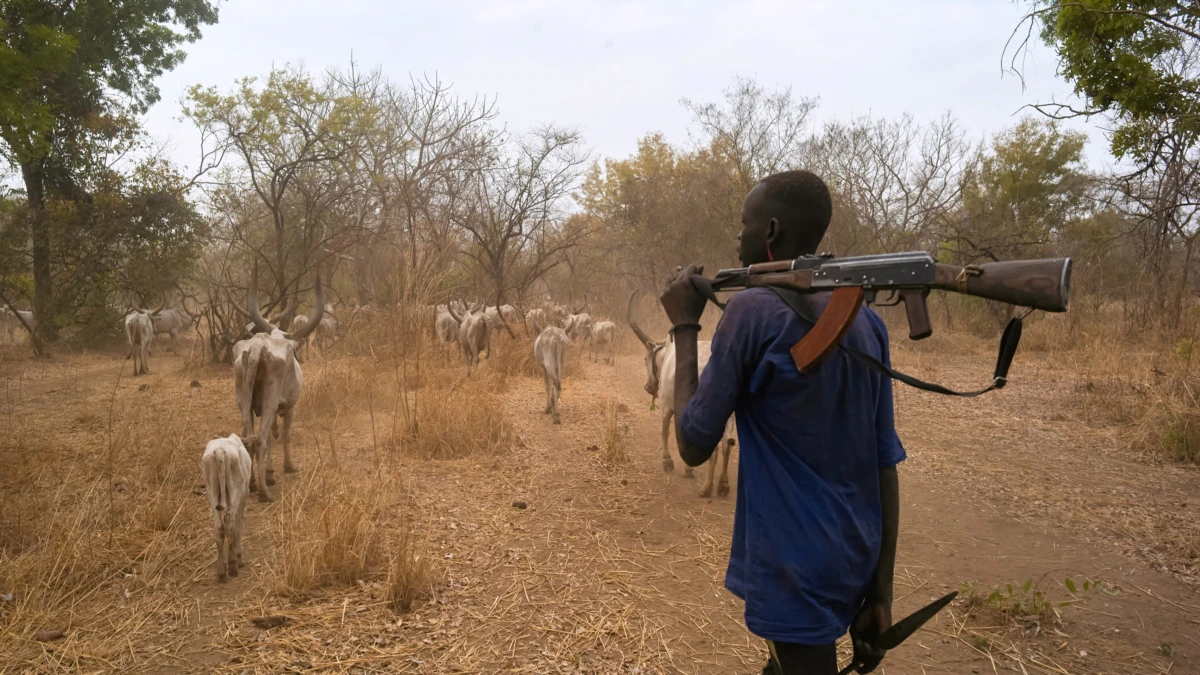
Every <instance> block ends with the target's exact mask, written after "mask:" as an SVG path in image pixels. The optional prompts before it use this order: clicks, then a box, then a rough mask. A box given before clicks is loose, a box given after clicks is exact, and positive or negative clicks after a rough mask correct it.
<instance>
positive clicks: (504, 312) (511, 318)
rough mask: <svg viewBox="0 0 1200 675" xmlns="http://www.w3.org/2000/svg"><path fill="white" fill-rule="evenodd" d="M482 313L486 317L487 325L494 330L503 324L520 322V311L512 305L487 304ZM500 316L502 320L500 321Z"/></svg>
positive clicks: (510, 324)
mask: <svg viewBox="0 0 1200 675" xmlns="http://www.w3.org/2000/svg"><path fill="white" fill-rule="evenodd" d="M483 315H484V317H485V318H486V319H487V321H488V324H489V327H490V328H491V329H492V330H493V331H494V330H499V329H500V328H503V327H504V326H503V324H505V323H506V324H508V325H509V327H512V325H513V324H518V323H521V312H519V311H517V308H516V307H513V306H512V305H500V307H499V308H497V307H496V306H495V305H488V306H487V307H485V308H484V309H483ZM501 317H503V318H504V321H503V322H501V321H500V319H501Z"/></svg>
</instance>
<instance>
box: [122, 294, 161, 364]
mask: <svg viewBox="0 0 1200 675" xmlns="http://www.w3.org/2000/svg"><path fill="white" fill-rule="evenodd" d="M159 311H160V310H155V311H154V312H153V313H151V312H148V311H146V310H144V309H135V310H133V311H131V312H129V314H126V315H125V337H126V338H128V339H129V352H128V353H126V354H125V360H126V361H128V360H129V359H130V358H132V359H133V374H134V376H135V377H136V376H138V375H145V374H147V373H149V372H150V364H149V363H147V362H146V358H147V357H148V356H150V343H151V342H153V341H154V319H153V317H154V316H157V315H158V313H159Z"/></svg>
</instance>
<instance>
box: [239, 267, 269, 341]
mask: <svg viewBox="0 0 1200 675" xmlns="http://www.w3.org/2000/svg"><path fill="white" fill-rule="evenodd" d="M246 309H248V310H249V312H247V316H249V317H250V321H252V322H253V323H254V327H255V328H257V329H258V330H259V331H260V332H262V333H268V334H269V333H271V332H272V331H274V330H275V327H274V326H272V325H271V324H270V323H269V322H268V321H267V320H266V319H264V318H263V317H262V314H259V313H258V261H257V260H256V261H254V268H253V269H252V270H251V271H250V290H249V292H247V293H246Z"/></svg>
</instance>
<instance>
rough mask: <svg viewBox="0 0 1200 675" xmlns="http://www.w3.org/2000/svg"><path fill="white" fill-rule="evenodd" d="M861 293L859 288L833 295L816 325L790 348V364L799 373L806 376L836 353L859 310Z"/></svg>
mask: <svg viewBox="0 0 1200 675" xmlns="http://www.w3.org/2000/svg"><path fill="white" fill-rule="evenodd" d="M862 302H863V289H862V288H861V287H859V286H842V287H841V288H836V289H834V291H833V295H832V297H830V298H829V304H828V305H826V306H825V311H824V312H821V316H820V318H818V319H817V323H816V325H815V326H813V327H812V330H810V331H808V333H807V334H805V336H804V337H802V338H800V341H799V342H797V343H796V344H794V345H792V360H793V361H795V362H796V367H797V368H799V369H800V372H802V373H807V372H808V371H809V370H810V369H812V368H814V367H816V366H817V365H818V364H820V363H821V361H823V360H824V359H825V357H826V356H829V353H830V352H832V351H833V350H834V349H837V346H838V343H840V342H841V341H842V338H843V337H845V335H846V331H848V330H850V326H851V325H853V324H854V319H855V317H857V316H858V308H859V307H862Z"/></svg>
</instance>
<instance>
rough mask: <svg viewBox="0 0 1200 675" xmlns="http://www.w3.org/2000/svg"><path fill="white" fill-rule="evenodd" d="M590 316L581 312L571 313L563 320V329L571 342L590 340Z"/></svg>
mask: <svg viewBox="0 0 1200 675" xmlns="http://www.w3.org/2000/svg"><path fill="white" fill-rule="evenodd" d="M592 324H593V322H592V317H590V316H588V315H587V314H583V313H578V312H577V313H573V314H571V315H570V316H568V317H567V318H566V319H564V320H563V326H562V327H563V330H564V331H566V333H567V337H568V338H570V339H571V342H580V341H583V342H591V340H592Z"/></svg>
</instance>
